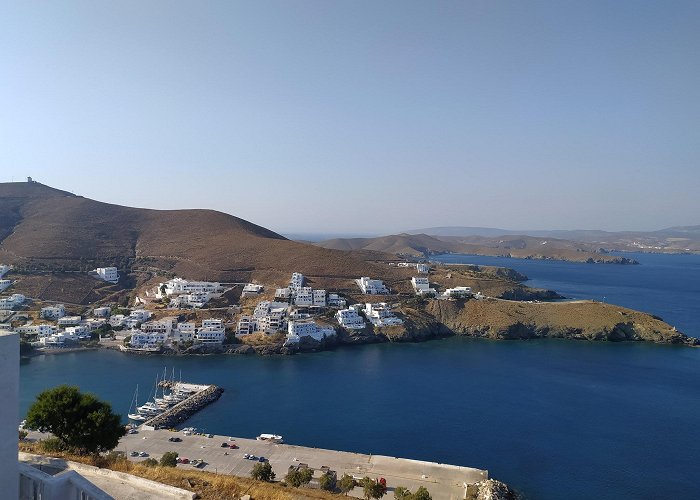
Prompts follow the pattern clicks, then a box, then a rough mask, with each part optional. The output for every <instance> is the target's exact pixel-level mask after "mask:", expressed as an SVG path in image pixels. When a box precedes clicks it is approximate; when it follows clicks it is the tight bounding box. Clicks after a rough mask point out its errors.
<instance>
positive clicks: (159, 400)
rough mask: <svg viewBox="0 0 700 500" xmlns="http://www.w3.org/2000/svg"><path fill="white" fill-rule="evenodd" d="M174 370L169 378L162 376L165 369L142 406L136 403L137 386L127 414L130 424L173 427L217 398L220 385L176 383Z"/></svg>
mask: <svg viewBox="0 0 700 500" xmlns="http://www.w3.org/2000/svg"><path fill="white" fill-rule="evenodd" d="M174 372H175V369H173V377H172V379H170V380H168V379H167V378H166V377H165V372H164V373H163V378H162V379H161V380H158V379H156V384H155V386H154V392H153V397H152V398H151V399H149V400H148V401H146V402H145V403H144V404H143V405H141V406H139V404H138V386H137V387H136V391H135V393H134V398H133V400H132V402H131V408H130V409H129V413H128V417H129V421H130V422H131V426H132V427H136V426H141V427H142V428H144V429H161V428H172V427H174V426H176V425H178V424H181V423H183V422H184V421H186V420H187V419H188V418H189V417H191V416H192V415H194V414H195V413H196V412H198V411H199V410H201V409H202V408H204V407H205V406H207V405H209V404H211V403H213V402H214V401H216V400H217V399H219V397H221V394H222V393H223V392H224V390H223V388H221V387H218V386H216V385H208V384H190V383H187V382H176V381H175V376H174ZM159 391H160V397H159ZM166 391H167V392H166Z"/></svg>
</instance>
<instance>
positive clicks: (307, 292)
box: [294, 286, 314, 307]
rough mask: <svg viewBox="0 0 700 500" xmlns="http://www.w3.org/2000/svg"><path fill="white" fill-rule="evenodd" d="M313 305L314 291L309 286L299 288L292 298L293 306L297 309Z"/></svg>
mask: <svg viewBox="0 0 700 500" xmlns="http://www.w3.org/2000/svg"><path fill="white" fill-rule="evenodd" d="M313 304H314V291H313V289H312V288H311V287H310V286H302V287H300V288H299V289H298V290H297V291H296V294H295V297H294V305H295V306H299V307H309V306H312V305H313Z"/></svg>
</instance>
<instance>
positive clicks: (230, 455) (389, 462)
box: [117, 426, 488, 500]
mask: <svg viewBox="0 0 700 500" xmlns="http://www.w3.org/2000/svg"><path fill="white" fill-rule="evenodd" d="M174 436H177V437H178V438H180V439H181V441H176V442H172V441H169V438H172V437H174ZM222 443H226V444H229V443H234V444H235V445H236V447H235V448H230V447H222V446H221V445H222ZM117 449H118V450H120V451H123V452H125V453H126V455H127V458H129V460H134V461H141V460H145V458H146V457H132V456H131V454H132V452H139V453H140V452H145V453H146V454H147V456H148V457H151V458H155V459H159V458H160V457H161V456H162V455H163V453H165V452H167V451H175V452H177V453H178V454H179V456H180V457H183V458H188V459H189V460H190V461H191V460H193V459H197V460H203V463H202V464H200V465H199V467H198V468H199V469H200V470H205V471H210V472H215V473H218V474H230V475H234V476H241V477H250V471H251V470H252V468H253V465H254V464H255V463H257V462H256V461H253V460H246V459H245V458H244V456H243V455H244V454H246V453H247V454H253V455H256V456H258V457H260V456H263V457H265V458H266V459H267V460H268V461H269V462H270V464H271V465H272V469H273V470H274V471H275V473H276V474H277V479H278V480H282V479H283V478H284V476H285V474H287V471H288V470H289V468H290V466H298V465H300V464H307V465H308V467H310V468H311V469H314V479H313V480H312V483H311V485H312V487H313V486H314V484H316V485H317V483H318V478H319V477H320V475H321V473H322V471H323V470H324V468H328V469H330V470H333V471H335V472H336V474H337V475H338V477H340V476H342V475H343V474H350V475H351V476H354V477H356V478H358V479H360V478H362V477H364V476H369V477H371V478H373V479H377V478H380V477H383V478H384V479H385V480H386V482H387V487H388V489H389V492H388V497H393V490H394V489H395V488H396V487H398V486H404V487H406V488H408V489H410V490H411V491H415V490H416V489H418V487H420V486H424V487H425V488H427V490H428V491H429V492H430V494H431V495H432V497H433V499H434V500H458V499H459V500H462V499H464V497H465V493H466V489H467V486H468V485H470V484H474V483H476V482H479V481H483V480H484V479H488V471H486V470H481V469H475V468H471V467H461V466H457V465H449V464H440V463H434V462H424V461H419V460H409V459H405V458H396V457H388V456H382V455H373V454H372V455H366V454H362V453H351V452H344V451H335V450H324V449H319V448H308V447H304V446H295V445H291V444H280V443H273V442H270V441H259V440H256V439H247V438H238V437H236V438H230V437H229V436H213V437H212V438H208V437H206V436H204V435H189V436H188V435H185V434H184V433H182V432H177V433H176V432H172V431H168V430H165V429H161V430H146V429H145V428H144V427H143V426H142V427H141V428H139V429H138V433H136V434H127V435H126V436H124V437H123V438H122V439H121V441H120V442H119V446H118V447H117ZM177 467H178V468H183V469H193V468H194V466H193V465H191V464H178V465H177ZM350 495H351V496H354V497H358V498H362V497H363V495H362V489H361V488H355V490H353V491H352V492H350Z"/></svg>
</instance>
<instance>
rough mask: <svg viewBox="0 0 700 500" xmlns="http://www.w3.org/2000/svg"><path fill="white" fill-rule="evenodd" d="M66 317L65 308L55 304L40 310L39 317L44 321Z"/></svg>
mask: <svg viewBox="0 0 700 500" xmlns="http://www.w3.org/2000/svg"><path fill="white" fill-rule="evenodd" d="M65 315H66V306H64V305H63V304H56V305H55V306H47V307H42V308H41V317H42V318H44V319H60V318H62V317H64V316H65Z"/></svg>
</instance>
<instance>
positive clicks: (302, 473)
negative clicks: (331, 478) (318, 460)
mask: <svg viewBox="0 0 700 500" xmlns="http://www.w3.org/2000/svg"><path fill="white" fill-rule="evenodd" d="M313 475H314V471H313V470H311V469H309V468H308V467H304V468H303V469H293V470H290V471H289V472H288V473H287V475H286V476H285V477H284V481H285V482H286V483H287V484H289V485H291V486H294V487H295V488H298V487H300V486H302V485H304V484H309V483H310V482H311V478H312V477H313Z"/></svg>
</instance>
